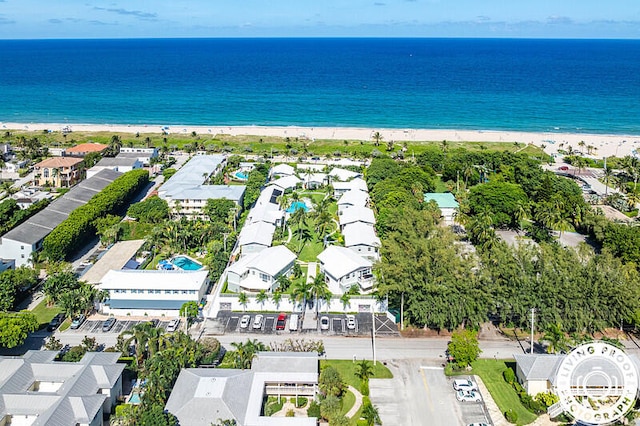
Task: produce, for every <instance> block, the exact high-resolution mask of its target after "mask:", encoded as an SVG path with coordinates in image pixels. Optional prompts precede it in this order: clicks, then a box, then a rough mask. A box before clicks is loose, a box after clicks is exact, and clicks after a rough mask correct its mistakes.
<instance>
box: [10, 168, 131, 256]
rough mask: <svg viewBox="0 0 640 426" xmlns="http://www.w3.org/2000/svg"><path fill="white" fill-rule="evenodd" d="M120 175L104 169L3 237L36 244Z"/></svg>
mask: <svg viewBox="0 0 640 426" xmlns="http://www.w3.org/2000/svg"><path fill="white" fill-rule="evenodd" d="M120 175H122V173H119V172H114V171H113V170H108V169H105V170H102V171H101V172H99V173H97V174H96V175H95V176H92V177H91V178H89V179H87V180H84V181H82V182H80V183H79V184H78V185H76V186H75V187H73V188H72V189H71V190H70V191H69V192H67V193H66V194H64V195H62V196H61V197H59V198H58V199H56V200H55V201H53V202H52V203H51V204H49V205H48V206H47V207H46V208H45V209H44V210H42V211H40V212H38V213H36V214H35V215H34V216H32V217H30V218H29V219H27V220H26V221H25V222H24V223H22V224H20V225H18V226H17V227H15V228H13V229H12V230H11V231H9V232H7V233H6V234H4V235H3V236H2V238H6V239H9V240H13V241H18V242H21V243H25V244H28V245H33V244H36V243H37V242H38V241H40V240H42V239H43V238H44V237H46V236H47V235H49V232H51V231H52V230H53V228H55V227H56V226H58V225H60V223H62V221H63V220H65V219H66V218H67V216H68V215H69V213H71V212H72V211H73V210H75V209H76V208H78V207H80V206H81V205H83V204H85V203H86V202H87V201H89V200H90V199H91V198H92V197H93V196H94V195H96V194H97V193H98V192H100V191H102V190H103V189H104V188H105V187H106V186H107V185H109V184H110V183H111V182H113V181H114V180H115V179H116V178H117V177H118V176H120Z"/></svg>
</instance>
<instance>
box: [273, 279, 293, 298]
mask: <svg viewBox="0 0 640 426" xmlns="http://www.w3.org/2000/svg"><path fill="white" fill-rule="evenodd" d="M276 282H277V283H278V290H277V292H282V291H287V290H288V289H289V287H290V286H291V281H290V280H289V277H287V276H286V275H280V276H279V277H278V278H277V279H276ZM274 296H275V294H274ZM272 297H273V296H272ZM274 302H275V300H274Z"/></svg>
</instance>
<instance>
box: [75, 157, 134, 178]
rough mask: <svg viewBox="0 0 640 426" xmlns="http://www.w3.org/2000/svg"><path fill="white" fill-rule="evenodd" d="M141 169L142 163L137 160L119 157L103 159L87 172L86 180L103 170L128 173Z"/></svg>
mask: <svg viewBox="0 0 640 426" xmlns="http://www.w3.org/2000/svg"><path fill="white" fill-rule="evenodd" d="M141 168H142V162H141V161H140V160H139V159H138V158H120V156H118V157H115V158H111V157H105V158H103V159H102V160H100V161H98V163H97V164H96V165H95V166H93V167H91V168H90V169H88V170H87V178H90V177H93V176H95V175H96V174H98V172H100V171H101V170H104V169H109V170H113V171H116V172H120V173H126V172H130V171H131V170H137V169H141Z"/></svg>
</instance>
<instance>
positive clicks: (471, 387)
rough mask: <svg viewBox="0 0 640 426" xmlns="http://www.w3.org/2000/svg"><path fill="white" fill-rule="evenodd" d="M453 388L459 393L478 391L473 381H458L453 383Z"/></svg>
mask: <svg viewBox="0 0 640 426" xmlns="http://www.w3.org/2000/svg"><path fill="white" fill-rule="evenodd" d="M453 388H454V389H455V390H457V391H459V390H463V391H477V390H478V385H476V384H475V383H474V382H473V380H469V379H456V380H454V381H453Z"/></svg>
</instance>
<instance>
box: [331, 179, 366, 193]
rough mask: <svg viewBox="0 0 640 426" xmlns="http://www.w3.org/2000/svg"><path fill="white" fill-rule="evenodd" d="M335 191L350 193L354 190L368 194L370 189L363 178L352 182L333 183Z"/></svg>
mask: <svg viewBox="0 0 640 426" xmlns="http://www.w3.org/2000/svg"><path fill="white" fill-rule="evenodd" d="M331 185H333V189H337V190H342V191H349V190H352V189H356V190H360V191H365V192H368V191H369V188H367V182H365V181H364V180H363V179H361V178H355V179H352V180H350V181H349V182H333V183H332V184H331Z"/></svg>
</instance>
